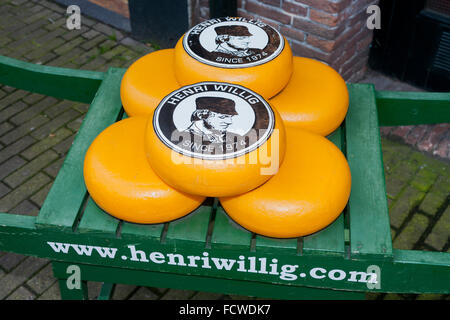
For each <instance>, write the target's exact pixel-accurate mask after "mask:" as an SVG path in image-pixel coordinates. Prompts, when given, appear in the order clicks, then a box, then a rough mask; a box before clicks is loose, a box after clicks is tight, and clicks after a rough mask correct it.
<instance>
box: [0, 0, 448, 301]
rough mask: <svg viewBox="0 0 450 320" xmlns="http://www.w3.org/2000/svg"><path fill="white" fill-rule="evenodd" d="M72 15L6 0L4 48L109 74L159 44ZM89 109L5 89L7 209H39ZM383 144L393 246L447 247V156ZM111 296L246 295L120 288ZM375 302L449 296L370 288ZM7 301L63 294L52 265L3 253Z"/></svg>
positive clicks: (1, 188) (94, 291) (3, 197)
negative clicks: (78, 23) (76, 25)
mask: <svg viewBox="0 0 450 320" xmlns="http://www.w3.org/2000/svg"><path fill="white" fill-rule="evenodd" d="M64 14H65V10H64V8H62V7H60V6H59V5H56V4H54V3H52V2H49V1H23V0H13V1H8V0H0V54H1V55H6V56H9V57H13V58H17V59H21V60H24V61H29V62H33V63H41V64H46V65H52V66H64V67H69V68H76V69H86V70H100V71H105V70H106V69H107V68H109V67H111V66H114V67H127V66H129V65H130V64H131V63H132V62H133V61H134V60H136V59H137V58H138V57H140V56H142V55H143V54H145V53H147V52H150V51H152V50H153V49H152V48H151V47H150V46H146V45H143V44H141V43H139V42H137V41H134V40H133V39H132V38H130V37H129V35H127V34H125V33H123V32H121V31H118V30H114V29H113V28H111V27H109V26H107V25H105V24H102V23H98V22H97V21H94V20H91V19H88V18H86V17H82V27H81V30H74V31H69V30H67V29H66V27H65V16H64ZM385 81H386V83H388V82H389V80H388V79H387V80H385ZM87 108H88V105H86V104H80V103H75V102H71V101H65V100H58V99H55V98H52V97H45V96H42V95H39V94H33V93H29V92H25V91H22V90H16V89H14V88H10V87H7V86H0V212H11V213H17V214H27V215H37V214H38V212H39V209H40V207H41V205H42V203H43V201H44V199H45V197H46V195H47V193H48V191H49V189H50V187H51V185H52V183H53V180H54V178H55V176H56V174H57V173H58V170H59V168H60V166H61V164H62V162H63V160H64V157H65V154H66V153H67V151H68V149H69V148H70V146H71V144H72V141H73V138H74V135H75V134H76V132H77V130H78V129H79V126H80V124H81V122H82V120H83V117H84V115H85V113H86V111H87ZM446 131H448V127H447V129H445V130H443V131H440V133H439V134H437V135H435V139H436V141H442V140H443V139H445V134H447V133H446ZM436 141H434V142H435V144H434V146H436ZM432 142H433V141H432ZM382 143H383V156H384V160H385V174H386V183H387V192H388V197H389V208H390V214H391V226H392V236H393V241H394V247H395V248H401V249H419V250H436V251H449V238H448V237H449V234H450V210H449V207H448V204H449V194H450V173H449V170H450V165H449V163H448V161H442V160H439V159H436V158H434V157H432V153H431V155H427V154H424V153H421V152H419V151H417V148H413V147H411V146H408V145H406V144H404V143H399V142H395V141H391V140H390V139H383V142H382ZM433 150H434V149H433ZM99 288H100V284H99V283H89V289H90V298H95V297H96V296H97V295H98V293H99ZM113 298H114V299H119V300H124V299H230V298H245V297H239V296H230V295H220V294H212V293H205V292H196V291H188V290H169V289H162V288H148V287H136V286H128V285H117V287H116V290H115V291H114V296H113ZM368 298H370V299H448V296H442V295H420V296H417V295H394V294H387V295H386V294H371V295H368ZM0 299H11V300H22V299H30V300H34V299H36V300H42V299H46V300H54V299H60V296H59V289H58V284H57V281H56V279H55V278H54V277H53V275H52V270H51V265H50V262H49V261H48V260H46V259H41V258H35V257H27V256H23V255H18V254H14V253H6V252H0Z"/></svg>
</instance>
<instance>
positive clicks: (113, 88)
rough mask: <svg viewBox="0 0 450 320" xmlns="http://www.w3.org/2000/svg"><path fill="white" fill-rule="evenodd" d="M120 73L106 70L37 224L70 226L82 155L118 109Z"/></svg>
mask: <svg viewBox="0 0 450 320" xmlns="http://www.w3.org/2000/svg"><path fill="white" fill-rule="evenodd" d="M123 73H124V70H122V69H116V68H111V69H109V70H108V72H107V75H106V77H105V80H103V82H102V84H101V86H100V88H99V91H98V93H97V95H96V96H95V98H94V101H93V103H92V104H91V106H90V107H89V110H88V113H87V115H86V117H85V120H84V121H83V123H82V125H81V128H80V130H79V132H78V134H77V136H76V138H75V141H74V143H73V145H72V147H71V148H70V150H69V152H68V154H67V156H66V159H65V161H64V164H63V166H62V168H61V170H60V172H59V173H58V176H57V177H56V179H55V181H54V183H53V185H52V188H51V189H50V192H49V193H48V195H47V198H46V200H45V202H44V204H43V206H42V208H41V210H40V212H39V215H38V217H37V219H36V223H37V225H38V226H39V227H42V228H43V227H49V228H56V229H61V230H71V229H72V227H73V225H74V223H75V220H76V218H77V215H78V213H79V211H80V208H81V205H82V202H83V199H84V197H85V195H86V186H85V184H84V178H83V162H84V155H85V154H86V151H87V149H88V148H89V146H90V144H91V143H92V141H93V140H94V139H95V137H97V135H98V134H99V133H100V132H102V131H103V130H104V129H105V128H106V127H108V126H109V125H110V124H112V123H113V122H115V121H116V119H117V116H118V114H119V112H120V110H121V108H122V103H121V101H120V94H119V92H120V81H121V79H122V76H123Z"/></svg>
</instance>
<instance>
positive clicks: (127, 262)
mask: <svg viewBox="0 0 450 320" xmlns="http://www.w3.org/2000/svg"><path fill="white" fill-rule="evenodd" d="M0 218H1V214H0ZM30 221H31V220H30ZM50 243H51V245H50ZM193 244H194V245H193ZM77 245H78V246H79V245H83V246H94V247H95V248H99V249H101V248H103V250H101V251H98V250H97V249H94V250H93V251H92V254H90V255H88V254H80V253H79V250H75V246H77ZM130 247H131V248H132V249H131V248H130ZM57 248H59V249H58V250H57ZM63 248H66V249H63ZM106 248H108V249H109V250H108V251H106ZM78 249H79V247H78ZM88 249H89V248H88ZM112 249H114V250H112ZM89 250H90V249H89ZM0 251H8V252H16V253H18V254H26V255H33V256H38V257H41V258H45V259H50V260H52V261H55V260H56V261H64V262H66V263H68V264H69V265H73V264H76V265H79V266H80V264H87V265H91V266H97V268H99V270H102V273H104V274H106V273H108V268H113V269H121V270H122V271H123V274H122V277H117V276H116V277H115V278H114V279H102V280H101V281H106V282H117V283H126V282H123V281H124V280H126V279H128V280H129V279H130V278H132V276H131V274H130V272H132V270H141V271H142V272H143V273H142V275H144V272H147V271H149V272H155V273H154V274H152V277H150V276H148V277H147V276H141V277H137V278H135V280H136V281H139V283H140V284H143V283H144V282H145V280H144V279H149V278H155V276H156V277H158V275H161V276H162V275H163V274H179V275H184V276H186V277H192V278H194V277H196V278H200V277H202V278H209V277H215V278H222V279H224V280H226V281H229V280H230V279H233V280H235V281H244V282H243V283H242V284H243V286H246V284H248V283H249V282H259V283H266V284H268V283H273V284H276V285H277V286H280V285H287V286H289V287H290V289H291V290H294V288H296V287H299V286H306V287H317V288H329V289H336V290H352V291H373V292H399V293H450V291H449V290H450V267H449V266H450V253H445V252H421V251H398V250H396V251H395V250H394V258H393V259H392V260H378V259H372V258H369V257H367V256H365V257H364V256H360V257H358V258H351V259H348V258H347V257H343V256H330V255H318V254H315V255H302V256H298V255H290V254H287V253H283V252H278V251H277V250H274V251H273V252H272V253H271V254H268V253H265V252H258V251H256V252H250V251H242V250H240V251H237V250H232V249H230V250H225V249H205V248H204V247H201V246H197V245H195V243H193V242H192V241H182V242H180V243H178V242H172V243H170V244H169V243H159V242H154V241H152V239H139V240H134V241H129V240H124V239H121V238H108V237H104V236H103V235H99V234H78V233H74V232H67V233H63V232H54V231H52V230H45V229H37V228H31V229H30V228H26V227H22V226H17V227H12V226H9V227H3V226H1V225H0ZM100 252H102V253H103V254H101V253H100ZM106 252H108V254H107V255H105V253H106ZM132 252H135V254H137V252H139V254H138V256H139V257H138V260H136V259H133V260H132V259H130V258H131V255H132V254H133V253H132ZM152 252H159V253H161V254H162V255H163V257H164V258H163V261H164V263H155V262H154V261H151V260H150V258H146V259H144V258H145V257H149V254H151V253H152ZM205 252H207V253H208V257H209V258H210V260H209V261H210V266H211V268H203V267H201V266H200V265H197V266H188V265H186V264H181V263H178V262H179V261H182V259H181V258H180V259H179V260H178V259H176V262H177V263H176V264H173V263H169V261H170V260H169V259H170V258H169V257H171V256H174V255H175V254H177V255H181V256H182V257H184V261H187V260H188V256H194V257H195V256H197V257H205ZM169 255H170V256H169ZM241 256H242V257H241ZM212 258H223V259H233V260H236V261H238V260H241V261H246V263H245V266H244V268H245V269H246V270H238V268H239V267H240V265H238V264H234V266H233V267H232V268H231V269H225V268H220V267H216V264H215V263H213V262H212ZM274 258H276V259H277V260H278V262H277V266H275V269H271V270H275V271H276V270H278V272H275V273H273V274H272V273H269V274H268V273H264V272H257V273H255V272H250V269H249V267H250V263H251V260H252V261H255V262H257V264H256V265H255V267H256V270H263V269H260V266H261V264H260V263H259V262H260V261H266V266H268V263H269V262H270V263H272V262H273V261H272V259H274ZM197 260H198V259H197ZM200 263H203V261H200ZM274 263H275V262H274ZM288 265H290V267H287V268H288V269H286V268H284V267H286V266H288ZM283 266H284V267H283ZM292 266H298V267H296V268H292ZM81 268H82V271H81V275H82V277H83V274H85V273H84V271H83V267H81ZM271 268H272V266H271ZM317 268H320V270H317ZM369 268H370V269H372V270H375V269H377V268H378V270H379V275H380V277H379V279H380V287H379V288H376V287H374V288H368V287H367V283H366V282H364V281H356V280H358V279H360V280H361V279H362V277H363V274H361V273H365V272H369V271H368V269H369ZM294 269H295V270H294ZM282 270H284V271H286V272H287V273H289V274H291V275H297V278H296V279H292V278H291V279H286V278H285V277H284V276H283V275H282V274H281V271H282ZM61 271H62V274H60V275H58V276H57V277H58V278H65V277H68V276H70V274H68V273H67V272H66V269H64V268H63V269H61ZM375 271H376V270H375ZM330 273H331V276H332V277H333V276H334V277H339V280H338V279H335V278H334V279H333V278H330ZM149 274H150V273H149ZM302 274H303V276H302ZM314 274H315V275H319V276H320V277H321V278H320V279H318V278H315V277H313V275H314ZM352 274H353V276H352ZM341 275H342V277H343V278H341ZM322 276H325V277H322ZM355 276H356V277H355ZM364 277H365V276H364ZM351 278H353V280H350V279H351ZM411 279H413V280H414V281H412V280H411ZM143 281H144V282H143ZM165 285H169V283H168V282H166V283H165ZM165 285H161V287H164V286H165Z"/></svg>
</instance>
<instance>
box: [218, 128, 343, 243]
mask: <svg viewBox="0 0 450 320" xmlns="http://www.w3.org/2000/svg"><path fill="white" fill-rule="evenodd" d="M286 136H287V147H286V156H285V159H284V161H283V164H282V165H281V167H280V170H279V172H278V174H277V175H275V176H274V177H273V178H271V179H270V180H269V181H267V182H266V183H265V184H263V185H262V186H260V187H258V188H256V189H254V190H252V191H250V192H247V193H245V194H241V195H237V196H234V197H221V198H220V203H221V204H222V206H223V208H224V209H225V211H226V212H227V214H228V215H229V216H230V217H231V218H232V219H233V220H234V221H236V222H237V223H238V224H240V225H241V226H242V227H244V228H246V229H248V230H250V231H252V232H255V233H257V234H260V235H264V236H268V237H275V238H293V237H300V236H305V235H309V234H312V233H314V232H317V231H319V230H321V229H323V228H325V227H326V226H328V225H329V224H331V223H332V222H333V221H334V220H335V219H336V218H337V217H338V216H339V215H340V214H341V212H342V211H343V210H344V208H345V206H346V204H347V201H348V198H349V195H350V188H351V174H350V168H349V166H348V163H347V161H346V159H345V156H344V155H343V154H342V152H341V151H340V150H339V149H338V148H337V147H336V146H335V145H334V144H333V143H332V142H330V141H329V140H327V139H326V138H324V137H322V136H320V135H317V134H314V133H310V132H307V131H304V130H301V129H298V128H292V127H286Z"/></svg>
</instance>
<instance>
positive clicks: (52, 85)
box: [0, 56, 105, 103]
mask: <svg viewBox="0 0 450 320" xmlns="http://www.w3.org/2000/svg"><path fill="white" fill-rule="evenodd" d="M104 77H105V73H104V72H96V71H89V70H74V69H68V68H60V67H52V66H44V65H38V64H34V63H29V62H24V61H20V60H16V59H13V58H9V57H5V56H0V83H1V84H4V85H8V86H11V87H14V88H18V89H22V90H26V91H30V92H35V93H40V94H43V95H47V96H52V97H55V98H59V99H67V100H72V101H78V102H82V103H90V102H91V101H92V99H93V98H94V96H95V93H96V92H97V89H98V87H99V86H100V83H101V82H102V80H103V78H104Z"/></svg>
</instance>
